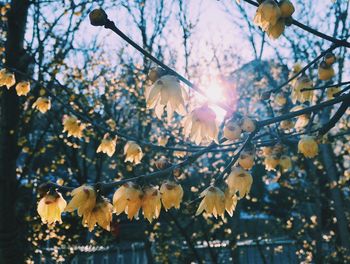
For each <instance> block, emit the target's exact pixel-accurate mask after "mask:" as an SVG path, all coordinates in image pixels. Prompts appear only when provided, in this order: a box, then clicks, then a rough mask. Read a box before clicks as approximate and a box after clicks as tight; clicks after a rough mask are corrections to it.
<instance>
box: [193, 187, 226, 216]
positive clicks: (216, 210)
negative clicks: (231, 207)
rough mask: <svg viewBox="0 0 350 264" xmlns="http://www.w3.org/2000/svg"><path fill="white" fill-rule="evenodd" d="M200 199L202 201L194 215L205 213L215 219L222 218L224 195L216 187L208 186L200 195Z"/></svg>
mask: <svg viewBox="0 0 350 264" xmlns="http://www.w3.org/2000/svg"><path fill="white" fill-rule="evenodd" d="M200 197H201V198H203V199H202V201H201V203H200V204H199V207H198V209H197V212H196V215H199V214H201V213H202V212H203V211H205V212H206V213H208V214H212V215H214V217H215V218H217V217H218V216H221V217H223V216H224V213H225V194H224V193H223V192H222V191H221V190H220V189H219V188H218V187H215V186H209V187H208V188H207V189H205V190H204V191H203V192H202V193H201V195H200Z"/></svg>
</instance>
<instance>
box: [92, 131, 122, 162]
mask: <svg viewBox="0 0 350 264" xmlns="http://www.w3.org/2000/svg"><path fill="white" fill-rule="evenodd" d="M116 144H117V136H115V137H114V138H110V137H109V134H108V133H106V134H105V135H104V137H103V139H102V141H101V144H100V145H99V146H98V148H97V150H96V152H97V153H99V152H102V153H106V154H107V155H108V156H110V157H112V156H113V154H114V152H115V146H116Z"/></svg>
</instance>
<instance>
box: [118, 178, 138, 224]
mask: <svg viewBox="0 0 350 264" xmlns="http://www.w3.org/2000/svg"><path fill="white" fill-rule="evenodd" d="M142 196H143V192H142V190H141V189H140V187H139V186H138V185H136V184H135V183H133V182H128V183H125V184H123V185H122V186H120V187H119V188H118V190H117V191H116V192H115V193H114V195H113V205H114V209H115V211H116V213H117V215H119V214H121V213H122V212H125V213H126V214H127V215H128V219H130V220H132V219H133V218H138V214H139V210H140V208H141V205H142Z"/></svg>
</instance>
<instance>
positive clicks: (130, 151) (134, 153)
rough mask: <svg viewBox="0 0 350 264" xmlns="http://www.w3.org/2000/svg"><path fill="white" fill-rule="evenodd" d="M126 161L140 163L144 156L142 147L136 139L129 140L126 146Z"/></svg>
mask: <svg viewBox="0 0 350 264" xmlns="http://www.w3.org/2000/svg"><path fill="white" fill-rule="evenodd" d="M124 155H125V162H127V161H130V162H132V163H134V164H139V163H140V162H141V159H142V157H143V152H142V149H141V147H140V146H139V145H138V144H137V143H136V142H134V141H128V142H127V143H126V144H125V146H124Z"/></svg>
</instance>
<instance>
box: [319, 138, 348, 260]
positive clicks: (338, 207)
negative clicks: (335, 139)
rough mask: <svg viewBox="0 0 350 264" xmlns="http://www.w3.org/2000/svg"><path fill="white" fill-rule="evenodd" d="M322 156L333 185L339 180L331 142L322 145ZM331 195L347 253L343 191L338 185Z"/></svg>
mask: <svg viewBox="0 0 350 264" xmlns="http://www.w3.org/2000/svg"><path fill="white" fill-rule="evenodd" d="M320 151H321V156H322V159H323V164H324V167H325V170H326V175H327V177H328V182H329V184H330V185H331V186H332V185H333V183H337V182H338V175H337V168H336V166H335V164H334V159H333V152H332V147H331V145H330V144H321V145H320ZM330 191H331V197H332V200H333V202H334V210H335V216H336V218H337V226H338V234H339V240H340V244H341V246H342V248H344V249H345V250H346V255H349V252H350V234H349V229H348V222H347V219H346V216H345V213H344V207H343V201H342V197H341V192H340V190H339V188H338V186H335V187H333V188H331V190H330Z"/></svg>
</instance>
